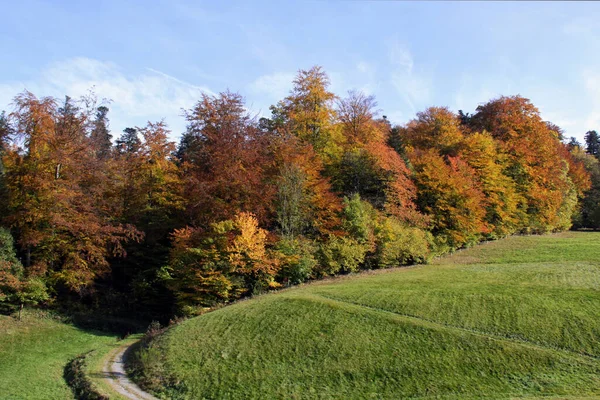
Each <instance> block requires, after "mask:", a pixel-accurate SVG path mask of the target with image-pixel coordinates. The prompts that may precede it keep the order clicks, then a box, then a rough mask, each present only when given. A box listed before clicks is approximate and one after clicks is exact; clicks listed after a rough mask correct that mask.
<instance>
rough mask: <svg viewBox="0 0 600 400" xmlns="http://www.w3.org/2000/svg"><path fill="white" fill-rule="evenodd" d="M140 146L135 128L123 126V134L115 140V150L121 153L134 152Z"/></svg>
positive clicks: (140, 142)
mask: <svg viewBox="0 0 600 400" xmlns="http://www.w3.org/2000/svg"><path fill="white" fill-rule="evenodd" d="M141 146H142V141H141V140H140V138H139V136H138V133H137V129H135V128H125V129H123V134H122V135H121V137H120V138H119V139H118V140H117V151H118V152H119V153H121V154H126V153H127V154H133V153H136V152H137V151H138V150H139V149H140V147H141Z"/></svg>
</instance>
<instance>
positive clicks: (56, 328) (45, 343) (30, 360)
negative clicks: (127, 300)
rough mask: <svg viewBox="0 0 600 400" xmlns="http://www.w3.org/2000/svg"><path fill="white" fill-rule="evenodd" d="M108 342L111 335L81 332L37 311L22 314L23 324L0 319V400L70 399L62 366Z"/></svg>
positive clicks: (110, 340)
mask: <svg viewBox="0 0 600 400" xmlns="http://www.w3.org/2000/svg"><path fill="white" fill-rule="evenodd" d="M111 342H116V337H115V336H108V335H102V334H96V333H90V332H86V331H82V330H80V329H77V328H76V327H74V326H72V325H68V324H65V323H63V322H60V321H58V320H57V319H53V318H51V317H48V316H44V315H43V313H41V312H32V313H31V314H29V313H26V314H25V315H24V317H23V321H17V320H15V319H14V318H11V317H6V316H0V399H2V400H8V399H11V400H12V399H15V400H24V399H35V400H45V399H48V400H53V399H57V400H60V399H73V397H74V396H73V392H72V391H71V389H70V388H69V387H68V386H67V384H66V382H65V380H64V378H63V372H64V367H65V365H66V364H67V363H68V362H69V361H70V360H71V359H72V358H73V357H75V356H77V355H79V354H81V353H84V352H87V351H90V350H92V349H96V348H99V347H106V346H107V345H108V344H109V343H111Z"/></svg>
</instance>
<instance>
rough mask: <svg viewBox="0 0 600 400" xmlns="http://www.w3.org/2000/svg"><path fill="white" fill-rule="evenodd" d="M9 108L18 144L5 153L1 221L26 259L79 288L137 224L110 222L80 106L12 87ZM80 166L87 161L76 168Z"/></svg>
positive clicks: (58, 282) (103, 180)
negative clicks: (5, 208) (17, 92)
mask: <svg viewBox="0 0 600 400" xmlns="http://www.w3.org/2000/svg"><path fill="white" fill-rule="evenodd" d="M14 103H15V105H16V109H15V111H14V112H13V113H12V114H11V117H12V118H13V119H14V121H15V124H14V126H13V129H14V130H15V134H16V135H18V137H19V138H20V140H21V141H22V143H24V146H25V149H24V150H22V151H19V150H18V149H12V150H10V151H9V152H8V154H7V155H6V157H5V167H6V182H7V187H8V193H9V202H8V203H9V204H8V208H9V212H10V215H9V217H8V218H7V222H8V223H9V224H10V226H11V227H12V228H13V229H15V231H16V232H17V233H18V236H19V245H20V246H21V248H22V249H23V251H24V253H25V267H26V268H28V269H29V270H30V271H36V273H37V274H39V275H40V276H44V275H46V276H48V278H49V280H50V281H51V282H53V283H54V285H55V286H57V287H61V288H65V289H67V290H70V291H75V292H78V293H82V292H83V291H84V290H85V289H86V288H89V287H90V285H91V283H92V282H93V280H94V279H95V278H96V277H98V276H101V275H102V274H104V273H105V272H107V271H108V258H109V257H112V256H119V255H124V249H123V246H122V244H123V243H124V242H125V241H127V240H131V239H133V240H137V239H138V238H139V234H138V232H137V231H136V230H135V229H133V228H132V227H130V226H127V225H124V224H118V223H115V219H114V214H115V210H114V201H113V197H112V195H111V194H110V193H111V190H110V184H109V182H108V181H107V175H106V173H105V171H103V170H101V169H99V168H97V163H96V160H97V159H96V157H95V154H94V152H93V151H91V149H90V141H89V137H88V135H87V131H86V127H87V117H86V113H85V112H82V111H80V108H79V106H78V105H77V104H76V103H75V102H74V101H73V100H72V99H70V98H68V97H67V98H66V99H65V102H64V103H63V105H62V106H61V107H59V106H58V104H57V101H56V100H55V99H53V98H48V97H47V98H42V99H38V98H36V97H35V96H34V95H33V94H31V93H29V92H25V93H22V94H21V95H18V96H17V97H16V98H15V100H14ZM82 166H86V168H82Z"/></svg>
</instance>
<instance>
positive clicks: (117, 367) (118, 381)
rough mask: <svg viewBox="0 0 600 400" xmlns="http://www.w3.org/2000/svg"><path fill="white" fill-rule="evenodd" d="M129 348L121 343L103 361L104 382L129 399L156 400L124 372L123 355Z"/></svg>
mask: <svg viewBox="0 0 600 400" xmlns="http://www.w3.org/2000/svg"><path fill="white" fill-rule="evenodd" d="M128 348H129V346H128V345H123V346H121V347H118V348H116V349H114V350H113V351H112V352H111V353H110V355H109V356H108V357H107V359H106V362H105V363H104V368H103V372H104V376H105V377H106V378H105V379H106V382H107V383H108V384H109V385H110V386H111V387H112V388H113V390H115V391H116V392H118V393H119V394H120V395H121V396H123V397H124V398H126V399H131V400H158V399H157V398H156V397H154V396H152V395H151V394H150V393H146V392H144V391H143V390H142V389H140V387H139V386H138V385H136V384H135V383H133V382H132V381H131V380H130V379H129V378H128V377H127V374H126V373H125V363H124V361H123V356H124V355H125V352H126V351H127V349H128Z"/></svg>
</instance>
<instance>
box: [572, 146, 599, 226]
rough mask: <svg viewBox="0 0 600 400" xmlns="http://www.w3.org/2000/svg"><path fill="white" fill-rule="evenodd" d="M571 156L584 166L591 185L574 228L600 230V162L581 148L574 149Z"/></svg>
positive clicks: (582, 202) (582, 201) (586, 192)
mask: <svg viewBox="0 0 600 400" xmlns="http://www.w3.org/2000/svg"><path fill="white" fill-rule="evenodd" d="M571 154H572V156H573V158H574V159H575V160H576V161H578V162H580V163H581V164H582V165H583V166H584V168H585V170H586V171H587V172H588V174H589V177H590V183H591V184H590V186H589V188H588V190H587V191H585V193H584V197H583V199H582V200H581V206H580V209H579V213H578V215H576V216H575V218H574V220H575V221H574V226H575V227H576V228H590V229H595V230H598V229H600V161H599V160H598V159H597V158H596V157H594V156H593V155H591V154H589V153H586V152H584V151H583V149H582V148H580V147H576V148H573V149H572V150H571Z"/></svg>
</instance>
